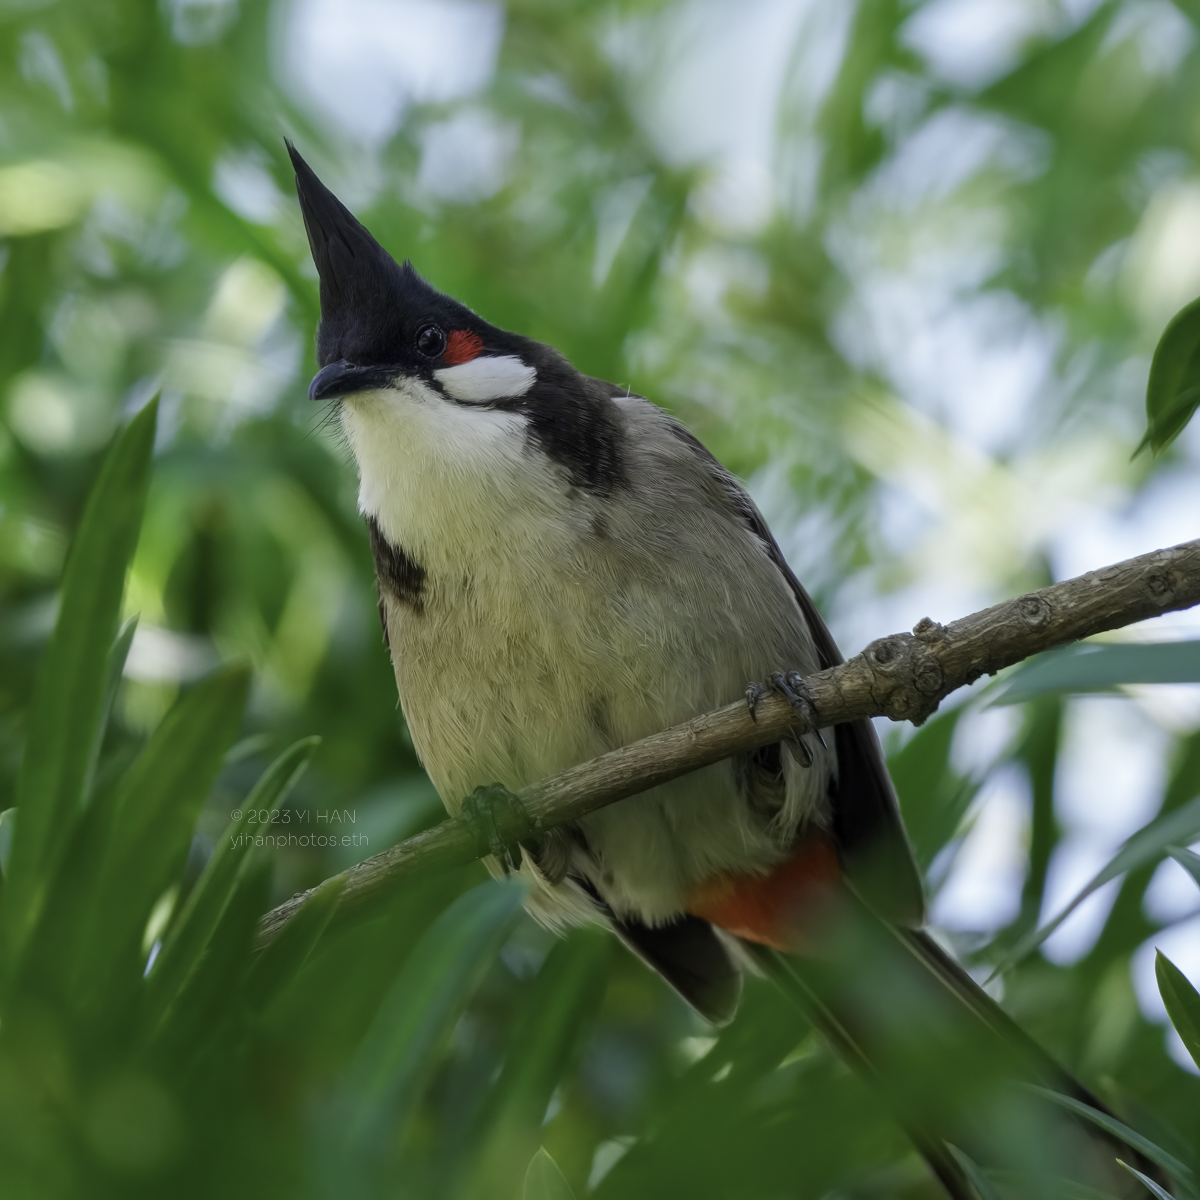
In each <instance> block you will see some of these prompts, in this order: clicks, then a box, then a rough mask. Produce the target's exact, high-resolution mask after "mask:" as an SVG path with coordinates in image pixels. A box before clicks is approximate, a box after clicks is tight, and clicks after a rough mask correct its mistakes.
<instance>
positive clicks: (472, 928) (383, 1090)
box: [346, 879, 525, 1148]
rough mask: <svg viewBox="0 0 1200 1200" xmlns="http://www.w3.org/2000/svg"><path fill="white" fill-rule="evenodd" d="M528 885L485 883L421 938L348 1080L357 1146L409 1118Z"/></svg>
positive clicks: (349, 1122) (351, 1128)
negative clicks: (406, 1117) (408, 1115)
mask: <svg viewBox="0 0 1200 1200" xmlns="http://www.w3.org/2000/svg"><path fill="white" fill-rule="evenodd" d="M524 895H525V888H524V885H523V884H521V883H520V882H518V881H516V880H511V879H510V880H505V881H504V882H500V883H496V882H493V883H485V884H481V885H480V886H479V887H477V888H474V889H472V890H471V891H469V892H467V893H466V894H465V895H463V896H460V897H459V898H458V899H457V900H456V901H455V902H454V903H453V904H452V905H451V906H450V907H449V908H448V909H447V910H446V911H445V912H444V913H442V915H441V916H440V917H438V919H437V920H436V921H435V922H434V923H433V925H432V926H430V928H429V930H428V931H427V932H426V934H425V936H424V937H423V938H422V939H421V940H420V942H418V943H417V945H416V947H415V948H414V949H413V952H412V954H411V955H410V956H409V959H408V962H407V963H405V965H404V969H403V970H402V971H401V972H400V975H399V976H398V977H397V979H396V982H395V983H394V984H393V985H392V989H391V991H390V992H389V993H388V995H387V997H386V998H385V1000H384V1002H383V1004H382V1005H381V1006H380V1009H379V1012H378V1014H377V1016H376V1018H375V1020H374V1022H373V1024H372V1026H371V1028H370V1029H369V1030H368V1032H367V1035H366V1037H365V1038H364V1039H363V1042H362V1045H361V1047H360V1049H359V1052H358V1054H357V1055H356V1057H355V1060H354V1062H353V1064H352V1065H351V1069H350V1072H349V1075H348V1079H347V1089H346V1090H347V1098H348V1112H347V1118H348V1119H347V1126H346V1127H347V1133H348V1135H349V1138H350V1142H351V1144H352V1145H358V1146H360V1147H363V1148H365V1147H366V1146H368V1145H370V1144H373V1143H375V1144H377V1143H378V1140H379V1138H380V1137H381V1136H382V1131H384V1130H397V1129H402V1128H403V1126H404V1118H405V1116H406V1115H407V1114H408V1112H410V1111H411V1108H412V1106H413V1105H414V1104H415V1103H416V1100H417V1098H418V1096H419V1094H420V1092H421V1089H422V1087H423V1085H424V1083H425V1081H426V1079H427V1078H428V1075H429V1073H430V1072H431V1071H432V1069H433V1066H434V1063H435V1062H436V1060H437V1056H438V1054H439V1053H440V1051H441V1049H442V1046H443V1045H444V1043H445V1041H446V1039H447V1038H448V1037H449V1035H450V1031H451V1029H452V1028H453V1025H454V1022H455V1020H457V1018H458V1014H459V1013H460V1012H461V1011H462V1008H463V1006H464V1005H465V1004H466V1002H467V1000H468V999H469V998H470V997H471V995H472V994H473V992H474V991H475V989H476V988H477V987H478V986H479V983H480V981H481V980H482V978H483V976H484V974H485V973H486V971H487V969H488V967H489V966H490V965H491V962H492V959H493V958H494V956H495V954H496V952H497V951H498V950H499V949H500V945H501V943H502V942H503V940H504V938H505V937H506V936H507V934H508V931H509V930H510V929H511V927H512V924H513V922H514V921H515V920H516V917H517V913H518V912H519V911H520V906H521V901H522V899H523V898H524Z"/></svg>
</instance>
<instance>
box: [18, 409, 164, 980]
mask: <svg viewBox="0 0 1200 1200" xmlns="http://www.w3.org/2000/svg"><path fill="white" fill-rule="evenodd" d="M157 411H158V406H157V402H156V401H151V403H149V404H148V405H146V407H145V408H144V409H143V410H142V411H141V412H140V413H139V414H138V415H137V416H136V417H134V419H133V420H132V421H130V423H129V424H128V425H127V426H126V427H125V429H124V430H122V431H121V433H120V434H119V435H118V436H117V438H116V440H115V441H114V443H113V446H112V449H111V450H109V452H108V454H107V455H106V457H105V459H104V465H103V466H102V467H101V469H100V475H99V478H98V479H97V480H96V483H95V486H94V487H93V488H92V491H91V494H90V495H89V496H88V501H87V505H86V506H85V508H84V511H83V516H82V518H81V520H80V522H79V528H78V531H77V532H76V535H75V541H74V544H73V546H72V547H71V552H70V555H69V556H68V558H67V564H66V569H65V570H64V572H63V583H62V593H61V602H60V606H59V612H58V620H57V622H56V624H55V627H54V633H53V635H52V637H51V639H50V644H49V646H48V647H47V649H46V654H45V658H44V659H43V661H42V665H41V668H40V670H39V672H38V680H37V686H36V689H35V692H34V698H33V704H32V709H31V714H30V718H29V736H28V739H27V741H26V744H25V753H24V757H23V758H22V761H21V770H20V775H19V776H18V779H17V792H16V795H17V807H18V808H19V809H20V810H21V813H22V816H21V820H20V822H19V823H18V825H17V828H16V829H15V830H14V837H13V846H12V857H11V860H10V862H9V872H8V876H7V879H6V886H5V896H4V906H3V914H2V917H0V933H2V935H3V954H4V966H5V969H6V971H9V972H11V971H12V969H13V967H14V966H15V963H16V961H17V958H18V957H19V955H20V952H21V949H22V947H23V945H24V943H25V939H26V938H27V937H28V935H29V932H30V930H31V929H32V928H33V926H34V924H35V923H36V921H37V917H38V913H39V912H40V911H41V908H42V905H43V903H44V898H45V889H46V888H47V887H48V886H49V883H50V880H51V879H52V878H53V876H54V873H55V870H56V869H57V867H58V864H59V862H60V861H61V859H62V855H63V853H64V851H65V848H66V845H67V842H68V840H69V838H70V834H71V830H72V828H73V827H74V824H75V820H76V818H77V817H78V815H79V812H80V811H81V809H82V807H83V804H84V801H85V794H84V788H85V786H86V784H87V781H88V778H89V774H90V772H91V769H92V765H93V763H94V761H95V756H96V749H97V745H98V742H99V738H100V734H101V725H102V722H103V718H104V713H105V708H106V703H107V702H108V697H109V695H110V687H109V682H110V678H111V673H110V664H111V663H112V662H113V656H112V646H113V642H114V638H115V636H116V634H117V620H118V617H119V614H120V609H121V597H122V595H123V593H124V590H125V573H126V569H127V568H128V566H129V560H130V559H131V558H132V557H133V552H134V549H135V547H136V546H137V539H138V531H139V529H140V528H141V523H142V512H143V510H144V508H145V503H146V489H147V485H148V482H149V476H150V456H151V452H152V450H153V449H154V431H155V419H156V415H157Z"/></svg>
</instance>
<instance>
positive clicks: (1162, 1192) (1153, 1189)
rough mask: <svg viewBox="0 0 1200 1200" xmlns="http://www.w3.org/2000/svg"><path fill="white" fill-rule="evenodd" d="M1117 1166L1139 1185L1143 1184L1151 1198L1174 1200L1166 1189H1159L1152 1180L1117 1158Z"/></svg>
mask: <svg viewBox="0 0 1200 1200" xmlns="http://www.w3.org/2000/svg"><path fill="white" fill-rule="evenodd" d="M1117 1165H1118V1166H1122V1167H1124V1168H1125V1170H1127V1171H1128V1172H1129V1173H1130V1175H1132V1176H1133V1177H1134V1179H1137V1180H1139V1181H1140V1182H1141V1183H1143V1184H1145V1185H1146V1188H1147V1190H1148V1191H1149V1192H1150V1194H1151V1195H1152V1196H1156V1197H1157V1198H1158V1200H1175V1197H1174V1196H1172V1195H1171V1193H1170V1192H1168V1191H1167V1189H1166V1188H1164V1187H1159V1185H1158V1184H1157V1183H1155V1182H1154V1180H1153V1179H1151V1178H1150V1177H1149V1176H1147V1175H1143V1174H1142V1173H1141V1171H1139V1170H1138V1169H1137V1168H1136V1167H1131V1166H1130V1165H1129V1164H1128V1163H1127V1162H1125V1161H1123V1160H1122V1159H1119V1158H1118V1159H1117Z"/></svg>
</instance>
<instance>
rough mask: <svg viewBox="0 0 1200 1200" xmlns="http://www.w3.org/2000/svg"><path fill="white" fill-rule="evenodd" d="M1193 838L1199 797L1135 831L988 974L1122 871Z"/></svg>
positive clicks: (1199, 817) (1011, 961) (1199, 832)
mask: <svg viewBox="0 0 1200 1200" xmlns="http://www.w3.org/2000/svg"><path fill="white" fill-rule="evenodd" d="M1197 837H1200V796H1197V797H1196V798H1195V799H1194V800H1193V801H1192V802H1191V803H1190V804H1185V805H1184V806H1183V807H1182V808H1178V809H1176V810H1175V811H1174V812H1169V813H1164V814H1163V815H1162V816H1160V817H1158V818H1157V819H1156V820H1154V821H1151V822H1150V824H1149V825H1146V826H1145V827H1144V828H1142V829H1139V830H1138V831H1137V833H1135V834H1134V835H1133V836H1132V837H1131V838H1129V839H1128V840H1127V841H1126V842H1125V844H1124V845H1123V846H1122V847H1121V849H1120V850H1118V851H1117V853H1116V855H1114V857H1113V858H1112V860H1111V861H1110V862H1109V863H1108V865H1107V866H1105V867H1104V868H1103V869H1102V870H1101V871H1099V872H1098V873H1097V874H1096V875H1095V876H1094V877H1093V878H1092V879H1091V880H1090V881H1089V882H1088V884H1087V886H1086V887H1084V888H1083V889H1082V890H1081V891H1080V892H1078V893H1077V894H1076V895H1075V896H1074V897H1073V898H1072V899H1071V901H1070V903H1068V904H1067V906H1066V907H1065V908H1063V909H1062V910H1061V911H1060V912H1059V913H1058V915H1057V916H1056V917H1054V919H1053V920H1051V921H1047V922H1046V924H1045V925H1042V926H1040V927H1039V928H1037V929H1035V930H1033V932H1032V933H1029V934H1027V935H1026V936H1025V937H1023V938H1022V939H1021V940H1020V941H1019V942H1018V943H1017V944H1016V945H1015V946H1014V947H1013V949H1012V950H1011V951H1010V952H1009V954H1008V956H1007V957H1006V958H1005V959H1004V960H1003V961H1002V962H1001V963H1000V965H999V966H997V967H996V969H995V970H994V971H993V972H992V977H993V978H995V976H997V975H1002V974H1003V973H1004V972H1005V971H1007V970H1009V968H1010V967H1012V966H1014V965H1015V964H1016V963H1018V962H1020V961H1021V959H1023V958H1024V957H1025V956H1026V955H1027V954H1029V953H1031V952H1032V951H1034V950H1036V949H1037V948H1038V946H1040V945H1041V944H1042V943H1043V942H1044V941H1045V940H1046V939H1047V938H1048V937H1049V936H1050V935H1051V934H1052V933H1053V932H1054V931H1055V930H1056V929H1057V928H1058V927H1059V926H1060V925H1061V924H1062V923H1063V922H1064V921H1065V920H1066V919H1067V918H1068V917H1069V916H1070V915H1071V914H1072V913H1073V912H1074V911H1075V910H1076V909H1077V908H1078V907H1079V906H1080V905H1081V904H1082V903H1083V902H1084V901H1085V900H1086V899H1087V898H1088V897H1089V896H1090V895H1091V894H1092V893H1093V892H1095V891H1096V890H1097V889H1099V888H1102V887H1103V886H1104V885H1105V884H1106V883H1108V882H1109V881H1110V880H1112V879H1116V878H1117V877H1118V876H1119V875H1124V874H1125V872H1126V871H1132V870H1134V869H1135V868H1137V867H1142V866H1146V865H1148V864H1150V863H1153V862H1157V861H1158V860H1159V859H1160V858H1162V857H1163V856H1164V855H1165V854H1166V853H1167V852H1168V849H1169V847H1171V846H1172V845H1174V844H1175V843H1177V842H1191V841H1195V840H1196V838H1197Z"/></svg>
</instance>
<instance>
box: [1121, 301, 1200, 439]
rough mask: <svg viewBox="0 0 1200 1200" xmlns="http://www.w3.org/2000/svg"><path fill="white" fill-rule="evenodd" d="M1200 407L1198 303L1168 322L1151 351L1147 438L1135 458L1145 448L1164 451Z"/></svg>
mask: <svg viewBox="0 0 1200 1200" xmlns="http://www.w3.org/2000/svg"><path fill="white" fill-rule="evenodd" d="M1197 406H1200V300H1193V301H1192V302H1191V304H1189V305H1187V306H1186V307H1185V308H1182V309H1180V311H1179V312H1177V313H1176V314H1175V316H1174V317H1172V318H1171V321H1170V323H1169V324H1168V325H1167V327H1166V329H1165V330H1163V335H1162V337H1161V338H1159V340H1158V345H1157V346H1156V347H1155V350H1154V358H1153V359H1152V360H1151V362H1150V378H1149V380H1148V381H1147V383H1146V435H1145V437H1143V438H1142V440H1141V442H1140V443H1139V444H1138V448H1137V450H1135V451H1134V454H1135V455H1136V454H1140V453H1141V452H1142V451H1143V450H1145V449H1146V448H1147V447H1148V448H1149V449H1151V450H1153V451H1154V453H1155V454H1158V453H1160V452H1161V451H1163V450H1165V449H1166V448H1167V447H1168V446H1169V445H1170V444H1171V443H1172V442H1173V441H1174V440H1175V439H1176V438H1177V437H1178V436H1179V434H1180V433H1181V432H1182V430H1183V429H1184V427H1185V426H1186V425H1187V423H1188V422H1189V421H1190V420H1191V419H1192V415H1193V414H1194V413H1195V411H1196V408H1197Z"/></svg>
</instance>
